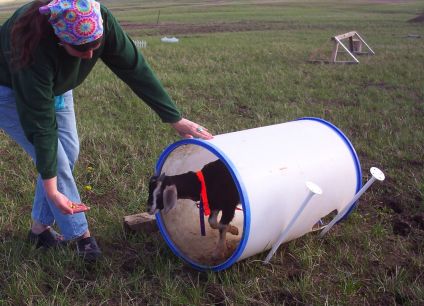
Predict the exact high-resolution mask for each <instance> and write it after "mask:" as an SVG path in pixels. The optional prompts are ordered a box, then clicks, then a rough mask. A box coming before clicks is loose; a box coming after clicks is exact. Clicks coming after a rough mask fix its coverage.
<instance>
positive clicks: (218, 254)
mask: <svg viewBox="0 0 424 306" xmlns="http://www.w3.org/2000/svg"><path fill="white" fill-rule="evenodd" d="M228 227H229V226H228V224H222V223H218V228H219V239H218V244H217V246H216V248H215V250H214V252H213V254H212V257H213V258H215V259H222V258H224V257H225V251H226V250H227V240H226V236H227V231H228Z"/></svg>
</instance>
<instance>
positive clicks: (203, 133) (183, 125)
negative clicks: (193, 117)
mask: <svg viewBox="0 0 424 306" xmlns="http://www.w3.org/2000/svg"><path fill="white" fill-rule="evenodd" d="M171 125H172V127H173V128H174V129H175V130H176V131H177V132H178V134H180V136H181V137H183V138H193V137H196V138H202V139H205V140H208V139H212V138H213V136H212V134H211V133H209V132H208V129H207V128H204V127H202V126H201V125H199V124H197V123H194V122H192V121H190V120H187V119H185V118H182V119H181V120H180V121H177V122H175V123H172V124H171Z"/></svg>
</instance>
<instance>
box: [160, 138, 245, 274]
mask: <svg viewBox="0 0 424 306" xmlns="http://www.w3.org/2000/svg"><path fill="white" fill-rule="evenodd" d="M184 145H197V146H200V147H202V148H205V149H207V150H208V151H210V152H211V153H213V154H214V155H215V156H216V157H218V158H219V159H220V160H221V161H222V162H223V163H224V164H225V165H226V167H227V169H228V170H229V171H230V173H231V176H232V177H233V181H234V184H235V185H236V187H237V190H238V193H239V196H240V203H241V205H242V208H243V217H244V218H243V233H242V237H241V240H240V242H239V244H238V246H237V248H236V250H235V251H234V252H233V254H232V255H231V256H230V257H229V258H228V259H227V260H226V261H224V262H223V263H220V264H218V265H215V266H207V265H203V264H200V263H198V262H196V261H194V260H192V259H191V258H189V257H188V256H186V255H185V254H183V253H182V252H181V251H180V250H179V249H178V247H177V246H176V245H175V244H174V242H173V241H172V240H171V239H170V238H169V237H168V233H167V230H166V226H165V224H164V222H163V220H162V217H161V214H160V213H157V214H156V220H157V223H158V227H159V231H160V233H161V234H162V237H164V239H165V242H166V243H167V244H168V246H169V247H170V248H171V250H172V252H173V253H174V254H175V255H177V256H178V257H180V258H181V259H183V260H184V261H185V262H187V263H188V264H189V265H190V266H192V267H193V268H195V269H197V270H201V271H206V270H212V271H220V270H224V269H227V268H229V267H230V266H231V265H233V264H234V263H235V262H236V261H237V260H238V258H239V257H240V256H241V255H242V254H243V251H244V249H245V247H246V244H247V241H248V239H249V232H250V205H249V199H248V196H247V192H246V189H245V187H244V184H243V182H242V179H241V177H240V175H239V173H238V171H237V169H236V168H235V166H234V164H233V163H232V162H231V160H230V159H229V158H228V157H227V156H226V155H225V153H224V152H222V150H220V149H219V148H217V147H216V146H215V145H213V144H212V143H210V142H208V141H205V140H202V139H197V138H190V139H183V140H180V141H177V142H175V143H173V144H171V145H169V146H168V147H167V148H166V149H165V150H164V151H163V152H162V154H161V155H160V157H159V160H158V162H157V163H156V174H159V173H161V171H162V167H163V165H164V163H165V161H166V159H167V158H168V156H169V155H170V154H171V153H172V152H173V151H174V150H175V149H177V148H178V147H180V146H184Z"/></svg>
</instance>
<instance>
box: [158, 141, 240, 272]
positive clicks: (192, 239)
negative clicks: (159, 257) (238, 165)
mask: <svg viewBox="0 0 424 306" xmlns="http://www.w3.org/2000/svg"><path fill="white" fill-rule="evenodd" d="M218 159H219V160H221V161H222V162H223V164H224V165H225V168H226V170H227V171H228V172H229V173H230V174H231V176H232V181H231V183H232V184H234V186H236V185H237V184H236V183H235V181H234V180H235V176H234V175H233V173H232V170H231V167H230V166H229V164H228V163H227V162H226V161H225V160H224V159H223V157H222V156H221V157H220V156H217V155H216V154H215V153H213V152H211V151H210V150H208V149H207V148H205V147H203V146H199V145H196V144H184V145H180V146H178V147H176V148H174V149H173V150H172V151H170V152H169V154H168V155H167V156H165V159H164V161H163V163H162V167H161V168H160V171H158V172H160V173H165V174H166V175H179V174H183V173H186V172H190V171H193V172H197V171H199V170H201V169H202V168H203V167H204V166H205V165H206V164H209V163H210V162H213V161H216V160H218ZM217 179H219V177H218V178H217ZM234 186H232V187H234ZM228 187H230V186H228ZM235 188H236V189H237V187H235ZM206 189H207V186H206ZM223 192H224V191H223ZM238 193H239V199H240V191H238ZM200 212H201V211H200V203H199V202H194V201H192V200H189V199H179V200H178V201H177V204H176V205H175V207H174V208H173V209H172V210H170V211H169V212H168V213H166V214H164V213H160V219H161V224H162V228H161V230H162V232H163V233H164V234H165V236H166V237H167V240H168V244H170V245H171V247H172V248H173V251H174V252H175V253H176V254H177V255H179V256H180V257H183V258H184V259H186V260H187V261H188V262H191V263H192V264H194V265H198V266H206V267H210V266H217V265H222V264H223V263H225V262H226V261H228V260H229V259H230V258H231V257H232V256H233V255H234V254H235V252H236V251H237V248H238V247H239V245H240V241H241V239H242V237H243V230H244V213H243V208H242V204H241V203H240V201H239V204H238V205H237V208H236V210H235V214H234V218H233V220H232V221H231V223H230V225H231V232H232V233H230V231H228V232H227V234H226V239H225V240H226V241H225V251H224V255H222V252H217V251H216V250H217V244H218V241H219V240H220V239H219V236H220V234H219V230H218V229H213V228H211V226H210V224H209V222H208V216H205V215H203V214H202V215H201V214H200ZM221 216H222V212H220V213H219V214H218V218H217V220H218V222H219V220H220V218H221ZM202 220H203V221H202ZM235 229H237V230H235ZM220 254H221V255H220Z"/></svg>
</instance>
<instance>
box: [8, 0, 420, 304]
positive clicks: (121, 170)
mask: <svg viewBox="0 0 424 306" xmlns="http://www.w3.org/2000/svg"><path fill="white" fill-rule="evenodd" d="M274 2H275V3H274V4H271V3H270V4H258V3H259V1H223V2H218V4H217V5H213V2H204V1H194V0H193V1H143V2H141V3H140V1H129V0H127V1H124V2H122V1H106V2H105V3H106V5H108V7H110V8H111V10H112V11H113V12H114V13H115V14H116V16H117V18H118V20H125V21H129V22H134V23H149V24H152V25H155V24H156V21H157V15H158V11H159V10H160V23H163V24H166V23H175V24H177V26H176V27H177V28H178V27H179V28H181V27H182V26H185V27H186V28H187V27H189V28H193V26H194V25H203V26H207V25H209V26H210V25H211V24H221V25H222V24H223V26H222V28H221V30H219V31H215V30H211V32H210V33H205V32H202V33H197V32H196V30H192V31H191V32H190V31H188V32H187V31H185V32H184V33H181V34H180V35H179V34H178V31H176V32H173V33H175V34H173V35H175V36H177V37H179V38H181V41H180V43H178V44H163V43H161V42H160V38H161V37H162V36H164V35H165V34H158V32H157V31H156V30H154V29H144V28H139V29H131V30H130V34H131V35H132V36H133V37H134V38H136V39H144V40H146V41H147V48H145V49H143V50H142V52H143V54H144V56H145V57H146V59H147V60H148V61H149V63H150V64H151V66H152V67H153V68H154V70H155V71H156V73H157V75H158V76H159V77H160V79H161V80H162V81H163V83H164V85H165V87H166V88H167V89H168V91H169V92H170V94H171V96H172V97H173V98H174V99H175V101H176V102H177V104H178V106H179V107H180V109H181V110H182V111H183V113H184V115H185V116H186V117H188V118H189V119H192V120H194V121H196V122H199V123H201V124H203V125H205V126H206V127H208V128H209V129H210V130H211V131H212V132H213V133H215V134H221V133H227V132H232V131H237V130H242V129H246V128H253V127H259V126H265V125H270V124H275V123H281V122H287V121H291V120H295V119H296V118H299V117H304V116H314V117H320V118H323V119H326V120H328V121H330V122H332V123H333V124H335V125H336V126H338V127H339V128H340V129H341V130H342V131H343V132H344V133H345V134H346V135H347V137H348V138H349V140H350V141H351V142H352V143H353V145H354V147H355V149H356V151H357V153H358V156H359V158H360V161H361V165H362V171H363V175H364V177H363V180H364V181H366V180H368V179H369V174H368V169H369V167H371V166H377V167H379V168H381V169H382V170H384V172H385V174H386V176H387V179H386V181H385V182H384V183H382V184H380V183H376V184H375V185H374V186H373V187H372V188H371V189H370V190H369V191H368V192H367V193H366V194H365V195H364V197H363V198H362V200H361V202H360V205H359V207H358V209H357V210H355V212H354V213H353V214H352V215H351V216H350V217H349V218H348V219H347V221H346V222H343V223H342V225H340V226H337V227H335V228H334V230H332V231H331V232H330V233H329V235H328V236H327V237H326V238H325V239H324V240H318V239H317V237H316V235H315V234H308V235H305V236H304V237H301V238H299V239H297V240H295V241H292V242H290V243H287V244H285V245H283V246H282V247H281V248H280V250H279V251H278V252H277V253H276V255H275V257H274V258H273V259H272V264H271V265H263V264H262V263H261V260H263V259H264V257H265V254H259V255H256V256H254V257H251V258H248V259H246V260H243V261H241V262H239V263H236V264H234V265H233V266H232V267H230V268H229V269H227V270H225V271H221V272H218V273H214V272H197V271H193V270H192V269H191V268H188V267H187V266H186V265H185V264H184V263H183V262H181V261H180V260H179V259H178V258H176V257H175V256H174V255H173V254H172V252H171V250H170V249H169V248H168V247H167V245H166V243H165V242H164V241H163V239H162V238H161V236H160V235H159V234H154V235H152V236H150V237H148V236H145V235H143V234H137V235H129V234H127V233H125V231H124V229H123V225H122V218H123V217H124V216H125V215H130V214H135V213H139V212H142V211H144V210H145V202H146V199H147V183H148V179H149V177H150V175H151V174H152V172H153V169H154V165H155V163H156V161H157V159H158V157H159V155H160V153H161V152H162V150H163V149H164V148H165V147H166V146H167V145H169V144H171V143H172V142H174V141H176V140H177V139H178V137H177V135H176V134H175V133H174V131H172V130H171V128H170V127H169V126H168V125H166V124H163V123H161V122H160V120H159V119H158V117H157V116H156V115H155V114H154V113H153V112H152V111H151V110H150V109H149V108H148V107H147V106H146V105H144V104H143V103H142V102H141V101H140V100H138V99H137V98H136V96H135V95H134V94H133V93H131V91H130V90H129V89H128V88H127V87H126V85H125V84H123V83H122V82H121V81H120V80H118V79H117V78H116V77H115V76H114V75H113V74H112V73H111V72H110V71H109V70H108V69H107V68H106V67H105V66H104V65H103V64H102V63H98V65H97V66H96V67H95V69H94V71H93V73H92V74H91V75H90V76H89V77H88V79H87V80H86V81H85V82H84V84H83V85H82V86H80V87H78V88H77V89H76V90H75V91H74V95H75V103H76V112H77V120H78V130H79V135H80V141H81V154H80V158H79V162H78V164H77V168H76V171H75V176H76V179H77V182H78V185H79V187H80V190H81V194H82V198H83V200H84V201H85V202H86V203H87V204H88V205H90V206H91V207H92V209H91V211H90V212H89V213H88V214H87V216H88V219H89V223H90V228H91V230H92V232H93V233H94V235H95V236H96V237H97V239H98V241H99V244H100V245H101V247H102V249H103V251H104V255H105V256H104V257H105V258H104V260H103V261H101V262H99V263H98V264H96V265H95V266H94V267H87V266H85V265H84V264H83V263H82V262H81V260H79V259H78V258H77V257H76V256H75V254H74V251H73V250H72V248H69V249H65V250H61V251H48V252H40V251H39V250H35V249H34V248H32V247H31V246H29V245H28V244H27V243H26V241H25V238H26V234H27V231H28V228H29V226H30V211H31V202H32V196H33V189H34V181H35V170H34V167H33V166H32V164H31V162H30V160H29V159H28V157H27V156H26V155H25V154H24V153H23V152H22V151H21V150H20V149H19V147H18V146H17V145H15V144H14V143H12V142H11V141H10V140H9V139H8V138H7V137H6V136H5V135H4V134H1V133H0V205H1V208H2V212H1V213H0V241H1V243H0V279H2V281H1V282H0V304H5V305H21V304H36V303H37V304H42V305H72V304H99V305H100V304H112V305H115V304H125V305H127V304H184V305H202V304H208V305H209V304H221V305H222V304H253V305H269V304H284V303H285V304H307V305H311V304H314V305H315V304H318V305H319V304H326V303H327V304H330V305H339V304H341V305H352V304H353V305H357V304H370V305H392V304H406V305H419V304H423V303H424V285H423V284H424V280H423V276H422V270H423V267H424V254H423V251H424V246H423V238H424V231H423V224H422V221H421V223H420V221H419V220H420V219H419V218H420V216H421V220H422V216H423V213H424V209H423V204H424V203H423V196H424V171H423V161H424V153H423V152H424V145H423V144H424V131H423V127H424V120H423V115H424V73H423V71H424V38H423V36H424V31H423V27H422V23H421V24H412V23H408V22H407V20H409V19H411V18H413V17H415V16H416V15H417V14H418V13H421V12H422V11H423V10H424V7H423V5H422V3H420V2H419V1H415V2H414V1H411V2H406V3H397V4H376V3H370V4H367V3H366V2H365V1H361V2H359V1H357V2H354V3H352V1H335V0H334V1H317V0H310V1H301V2H299V1H274ZM205 3H206V4H208V5H205ZM14 5H15V4H14ZM8 8H9V10H8ZM10 8H11V6H10V5H9V6H7V5H3V6H2V7H1V10H0V20H4V19H5V18H6V17H7V16H8V14H9V13H10V12H11V10H10ZM128 8H131V10H128ZM0 22H1V21H0ZM243 22H244V23H245V24H248V25H249V26H248V28H244V30H243V31H237V32H233V31H231V32H230V31H227V30H226V29H229V28H230V27H231V26H234V24H237V23H243ZM271 22H272V25H273V27H270V28H269V30H266V29H265V28H264V26H263V25H269V24H271ZM351 30H356V31H358V32H359V33H360V34H361V35H362V36H363V37H364V38H365V40H366V41H367V42H368V43H369V45H370V46H371V47H372V48H373V50H374V51H375V52H376V55H375V56H369V57H360V58H359V59H360V61H361V63H360V64H359V65H319V64H318V65H316V64H310V63H308V62H307V60H308V59H309V56H310V55H311V54H312V53H316V54H319V55H328V56H329V53H330V51H331V47H332V46H331V43H330V41H329V38H330V37H331V36H333V35H336V34H340V33H344V32H347V31H351ZM408 34H419V35H421V38H420V39H410V38H405V37H406V36H407V35H408ZM318 49H319V50H318ZM87 167H92V168H93V171H88V170H87ZM86 185H90V186H92V188H93V189H92V190H91V191H86V190H84V186H86ZM397 222H404V223H407V224H409V226H410V233H409V234H408V235H406V236H402V235H396V234H395V233H394V231H393V227H394V225H396V224H397Z"/></svg>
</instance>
